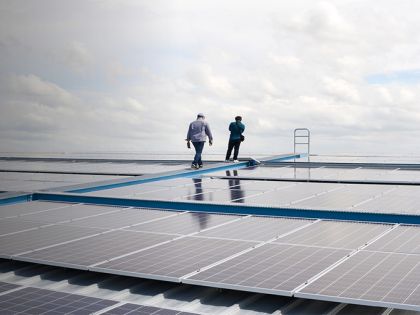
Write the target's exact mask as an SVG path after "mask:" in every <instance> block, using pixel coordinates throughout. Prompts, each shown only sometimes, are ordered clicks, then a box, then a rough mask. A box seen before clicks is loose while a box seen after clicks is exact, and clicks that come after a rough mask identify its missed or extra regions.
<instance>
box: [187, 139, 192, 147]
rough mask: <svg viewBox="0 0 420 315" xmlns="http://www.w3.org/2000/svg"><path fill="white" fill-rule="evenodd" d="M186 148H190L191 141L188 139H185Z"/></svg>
mask: <svg viewBox="0 0 420 315" xmlns="http://www.w3.org/2000/svg"><path fill="white" fill-rule="evenodd" d="M187 148H188V149H191V143H190V140H187Z"/></svg>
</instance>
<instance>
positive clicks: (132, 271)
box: [91, 237, 255, 282]
mask: <svg viewBox="0 0 420 315" xmlns="http://www.w3.org/2000/svg"><path fill="white" fill-rule="evenodd" d="M253 245H255V243H254V242H245V241H230V240H220V239H217V240H216V239H208V238H202V237H200V238H198V237H184V238H181V239H178V240H175V241H173V242H170V243H167V244H163V245H160V246H158V247H154V248H151V249H147V250H144V251H141V252H139V253H136V254H131V255H129V256H125V257H123V258H119V259H116V260H112V261H110V262H106V263H103V264H100V265H98V266H97V267H94V268H91V270H92V271H102V272H108V273H117V274H125V275H131V276H139V277H143V278H152V279H165V280H168V281H176V282H178V281H179V278H181V277H182V276H184V275H186V274H188V273H191V272H193V271H195V270H198V269H200V268H203V267H205V266H207V265H210V264H213V263H215V262H217V261H219V260H221V259H225V258H227V257H229V256H231V255H233V254H236V253H239V252H241V251H243V250H245V249H247V248H250V247H252V246H253Z"/></svg>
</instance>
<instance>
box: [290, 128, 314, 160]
mask: <svg viewBox="0 0 420 315" xmlns="http://www.w3.org/2000/svg"><path fill="white" fill-rule="evenodd" d="M302 131H306V133H305V134H303V135H302V134H300V133H299V132H302ZM298 138H307V140H308V141H307V142H297V140H298ZM310 140H311V132H310V131H309V129H308V128H296V129H295V132H294V146H293V147H294V153H296V145H300V144H304V145H307V146H308V157H309V152H310V143H311V141H310Z"/></svg>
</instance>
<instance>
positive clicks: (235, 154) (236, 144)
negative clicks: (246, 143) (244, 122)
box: [225, 139, 241, 160]
mask: <svg viewBox="0 0 420 315" xmlns="http://www.w3.org/2000/svg"><path fill="white" fill-rule="evenodd" d="M240 145H241V139H236V140H229V144H228V150H227V152H226V159H225V160H229V159H230V155H231V154H232V149H233V148H234V147H235V151H234V152H233V159H234V160H237V159H238V154H239V146H240Z"/></svg>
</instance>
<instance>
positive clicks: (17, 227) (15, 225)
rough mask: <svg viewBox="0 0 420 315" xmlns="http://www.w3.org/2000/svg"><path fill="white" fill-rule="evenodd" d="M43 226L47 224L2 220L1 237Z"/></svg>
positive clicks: (0, 222) (0, 221) (0, 226)
mask: <svg viewBox="0 0 420 315" xmlns="http://www.w3.org/2000/svg"><path fill="white" fill-rule="evenodd" d="M43 225H46V223H35V222H26V221H19V220H9V219H2V220H0V236H3V235H7V234H10V233H16V232H21V231H25V230H30V229H35V228H38V227H40V226H43Z"/></svg>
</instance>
